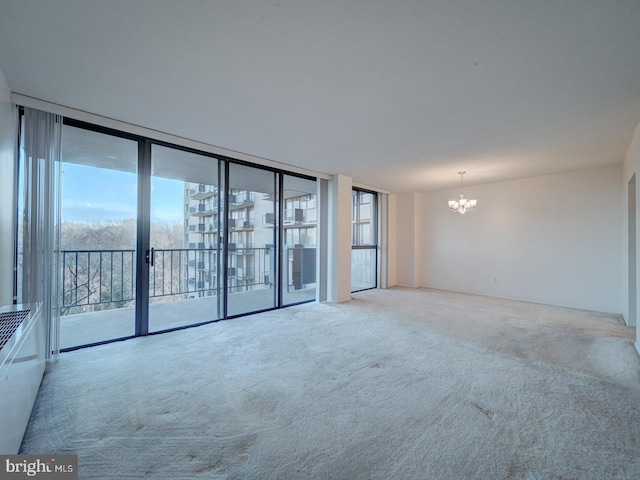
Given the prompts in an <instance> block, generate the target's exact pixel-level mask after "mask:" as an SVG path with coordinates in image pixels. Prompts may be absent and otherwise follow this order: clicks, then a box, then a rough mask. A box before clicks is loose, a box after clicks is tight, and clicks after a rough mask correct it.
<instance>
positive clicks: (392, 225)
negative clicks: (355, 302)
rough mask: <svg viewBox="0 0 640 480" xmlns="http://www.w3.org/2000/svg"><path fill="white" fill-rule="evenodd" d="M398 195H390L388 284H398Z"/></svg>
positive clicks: (388, 211)
mask: <svg viewBox="0 0 640 480" xmlns="http://www.w3.org/2000/svg"><path fill="white" fill-rule="evenodd" d="M397 200H398V197H397V195H394V194H391V195H389V197H388V208H387V285H388V286H393V285H398V255H397V254H396V252H397V251H398V222H397V219H398V214H397V210H398V209H397V207H396V203H397Z"/></svg>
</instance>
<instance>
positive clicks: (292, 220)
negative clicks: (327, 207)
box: [282, 175, 317, 305]
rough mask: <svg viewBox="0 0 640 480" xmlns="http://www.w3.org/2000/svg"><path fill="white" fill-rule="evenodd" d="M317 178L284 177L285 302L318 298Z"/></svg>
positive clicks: (286, 303) (283, 298)
mask: <svg viewBox="0 0 640 480" xmlns="http://www.w3.org/2000/svg"><path fill="white" fill-rule="evenodd" d="M316 195H317V185H316V181H315V180H308V179H305V178H299V177H294V176H291V175H285V176H284V202H285V210H284V246H283V273H282V279H283V293H282V303H283V305H290V304H292V303H297V302H304V301H308V300H315V298H316V231H317V211H316Z"/></svg>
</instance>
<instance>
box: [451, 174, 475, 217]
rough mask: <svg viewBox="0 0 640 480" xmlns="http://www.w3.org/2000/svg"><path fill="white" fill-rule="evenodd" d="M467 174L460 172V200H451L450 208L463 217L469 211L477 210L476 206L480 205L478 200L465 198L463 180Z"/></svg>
mask: <svg viewBox="0 0 640 480" xmlns="http://www.w3.org/2000/svg"><path fill="white" fill-rule="evenodd" d="M465 173H467V172H458V174H459V175H460V198H458V199H457V200H449V208H450V209H451V210H453V211H454V212H457V213H459V214H461V215H464V214H465V213H467V212H468V211H469V210H473V209H474V208H476V205H478V200H469V199H467V198H465V197H464V193H462V179H463V177H464V174H465Z"/></svg>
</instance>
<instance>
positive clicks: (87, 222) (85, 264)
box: [58, 125, 138, 348]
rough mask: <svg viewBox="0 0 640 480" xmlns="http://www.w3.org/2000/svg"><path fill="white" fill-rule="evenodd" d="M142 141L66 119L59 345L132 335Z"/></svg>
mask: <svg viewBox="0 0 640 480" xmlns="http://www.w3.org/2000/svg"><path fill="white" fill-rule="evenodd" d="M137 169H138V143H137V142H136V141H134V140H130V139H127V138H121V137H116V136H113V135H107V134H104V133H99V132H95V131H91V130H85V129H82V128H76V127H73V126H69V125H65V126H64V127H63V130H62V178H61V188H60V200H61V222H60V234H61V239H60V250H61V252H60V253H61V271H60V272H58V273H59V278H60V279H61V280H60V292H59V304H60V314H61V316H60V347H61V348H70V347H75V346H78V345H86V344H92V343H98V342H103V341H106V340H111V339H114V338H121V337H128V336H133V335H134V332H135V305H136V301H137V299H136V274H137V272H136V254H137V252H136V238H137V220H136V219H137V209H136V205H137V201H138V189H137V182H138V174H137Z"/></svg>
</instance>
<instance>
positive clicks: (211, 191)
mask: <svg viewBox="0 0 640 480" xmlns="http://www.w3.org/2000/svg"><path fill="white" fill-rule="evenodd" d="M187 193H188V195H189V197H190V198H191V199H193V200H204V199H205V198H211V197H213V196H215V195H216V194H217V193H218V187H216V186H213V185H204V184H202V183H201V184H200V185H198V186H197V187H196V188H190V189H189V190H188V192H187Z"/></svg>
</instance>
